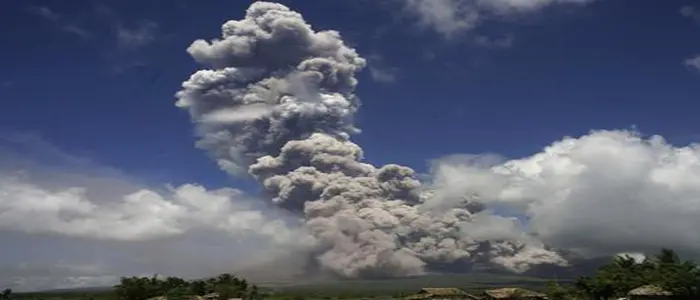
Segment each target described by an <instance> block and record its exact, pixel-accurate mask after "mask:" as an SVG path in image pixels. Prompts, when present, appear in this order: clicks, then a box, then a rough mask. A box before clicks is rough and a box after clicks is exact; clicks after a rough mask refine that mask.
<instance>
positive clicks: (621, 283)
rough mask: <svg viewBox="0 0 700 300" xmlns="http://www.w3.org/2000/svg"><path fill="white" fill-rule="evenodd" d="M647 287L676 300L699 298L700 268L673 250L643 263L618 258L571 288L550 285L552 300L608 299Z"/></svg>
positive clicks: (667, 250)
mask: <svg viewBox="0 0 700 300" xmlns="http://www.w3.org/2000/svg"><path fill="white" fill-rule="evenodd" d="M645 285H655V286H658V287H659V288H661V289H664V290H665V291H668V292H671V293H672V294H673V296H674V297H673V298H674V299H683V300H685V299H688V300H690V299H700V267H699V266H698V265H697V264H696V263H695V262H693V261H682V260H681V259H680V258H679V256H678V254H676V252H675V251H673V250H671V249H662V250H661V251H660V252H659V253H658V254H656V255H653V256H650V257H646V258H645V259H644V260H643V261H637V260H635V259H634V258H632V257H630V256H628V255H623V256H616V257H615V258H614V259H613V260H612V262H610V263H609V264H607V265H604V266H602V267H600V268H599V269H598V271H597V272H596V273H595V274H594V275H592V276H583V277H581V278H579V279H578V280H576V282H575V283H574V284H573V285H571V286H567V287H564V286H561V285H559V284H557V283H552V284H550V286H549V293H548V294H549V298H550V299H552V300H570V299H585V298H588V299H594V300H606V299H611V298H617V297H625V296H626V295H627V293H628V292H629V291H631V290H633V289H635V288H638V287H641V286H645Z"/></svg>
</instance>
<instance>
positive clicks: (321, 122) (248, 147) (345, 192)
mask: <svg viewBox="0 0 700 300" xmlns="http://www.w3.org/2000/svg"><path fill="white" fill-rule="evenodd" d="M188 52H189V53H190V55H191V56H192V57H193V58H194V59H195V60H196V61H197V62H199V63H201V64H204V65H207V66H208V67H209V68H210V69H205V70H199V71H197V72H195V73H194V74H193V75H192V76H191V77H190V78H189V80H187V81H185V82H184V83H183V89H182V90H181V91H180V92H178V93H177V98H178V101H177V105H178V106H179V107H182V108H185V109H187V110H188V111H189V113H190V115H191V117H192V119H193V121H194V122H195V123H196V128H197V133H198V135H199V136H200V140H199V141H198V142H197V145H198V147H200V148H203V149H205V150H207V151H208V152H209V153H210V155H212V157H213V158H215V159H216V160H217V162H218V163H219V165H220V167H221V168H222V169H223V170H225V171H227V172H229V173H231V174H235V175H240V174H244V173H248V174H249V175H251V176H253V177H254V178H255V179H257V180H258V181H259V182H260V183H261V185H262V186H263V189H264V191H265V192H266V193H267V194H268V195H269V196H270V198H271V199H272V201H273V202H274V203H276V204H277V205H279V206H280V207H282V208H285V209H287V210H289V211H292V212H295V213H298V214H300V215H303V216H304V218H305V223H304V226H305V229H306V230H307V231H308V232H309V234H310V235H311V236H312V237H313V239H314V240H315V242H314V249H313V251H312V252H313V255H314V257H315V261H316V262H317V264H318V267H320V268H321V269H322V270H323V271H326V272H330V273H333V274H336V275H340V276H344V277H360V276H402V275H411V274H421V273H423V272H424V271H425V270H426V267H429V266H430V264H432V263H452V262H458V261H474V260H487V261H491V262H493V263H497V264H499V265H502V266H505V267H507V268H510V269H512V270H516V271H522V270H525V269H527V268H528V267H529V266H530V265H531V264H532V263H564V261H563V260H562V259H561V258H560V257H559V256H558V255H556V254H555V253H553V252H550V251H548V250H545V249H544V248H543V247H542V245H541V244H539V243H537V242H535V241H534V239H531V238H528V237H527V236H526V235H525V234H523V233H522V232H521V231H520V230H519V229H518V226H517V224H516V223H517V222H516V220H513V219H507V218H502V217H498V216H493V215H490V214H489V213H488V212H486V211H482V210H483V208H482V207H480V206H479V205H473V203H471V202H468V201H467V202H464V203H462V207H449V208H447V209H440V210H435V209H427V208H422V206H423V205H424V203H426V202H427V201H430V198H431V197H430V195H429V194H428V193H424V192H423V193H422V192H421V183H420V182H419V181H417V180H416V179H415V178H414V172H413V170H411V169H410V168H407V167H403V166H398V165H386V166H383V167H380V168H377V167H374V166H372V165H370V164H366V163H363V162H362V158H363V153H362V149H361V148H360V147H359V146H358V145H356V144H354V143H352V142H351V141H350V140H349V138H350V135H351V134H354V133H358V132H359V130H358V129H357V128H355V126H353V123H352V121H353V115H354V114H355V113H356V112H357V110H358V107H359V105H360V102H359V100H358V99H357V97H356V96H355V95H354V94H353V93H354V90H355V86H356V84H357V80H356V79H355V74H356V73H357V72H359V71H360V70H361V69H362V68H363V67H364V66H365V60H364V59H362V58H361V57H359V56H358V54H357V52H356V51H355V50H354V49H352V48H349V47H348V46H346V45H345V44H344V43H343V41H342V40H341V37H340V34H339V33H338V32H336V31H314V30H313V29H312V28H311V26H310V25H309V24H307V23H306V22H305V21H304V19H303V18H302V16H301V15H300V14H299V13H297V12H294V11H291V10H290V9H289V8H287V7H285V6H283V5H280V4H275V3H268V2H256V3H253V4H252V5H251V6H250V8H248V10H247V11H246V15H245V17H244V18H243V19H242V20H239V21H228V22H226V23H225V24H224V25H223V26H222V37H221V39H217V40H212V41H210V42H207V41H204V40H197V41H195V42H194V43H192V45H191V46H190V47H189V48H188ZM425 207H428V206H427V205H426V206H425ZM494 224H495V225H494ZM482 225H483V226H495V227H496V229H497V230H491V231H495V232H496V234H495V235H494V234H493V232H489V231H488V230H486V231H485V230H481V229H480V228H481V227H479V226H482ZM477 227H479V228H477ZM471 229H480V230H474V232H475V233H477V234H476V235H474V234H470V230H471ZM494 236H496V237H497V239H493V238H492V237H494ZM506 238H507V239H506Z"/></svg>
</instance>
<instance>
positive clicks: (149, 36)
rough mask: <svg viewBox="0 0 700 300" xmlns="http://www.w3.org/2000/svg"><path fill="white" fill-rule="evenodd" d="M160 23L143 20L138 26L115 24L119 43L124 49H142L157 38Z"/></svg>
mask: <svg viewBox="0 0 700 300" xmlns="http://www.w3.org/2000/svg"><path fill="white" fill-rule="evenodd" d="M157 31H158V24H157V23H155V22H153V21H148V20H146V21H141V22H140V23H139V24H138V25H136V26H131V27H127V26H124V25H121V24H118V25H117V26H115V32H116V39H117V45H118V46H119V47H121V48H122V49H125V50H129V51H133V50H138V49H141V48H142V47H145V46H147V45H149V44H151V43H153V42H154V41H155V40H156V34H157Z"/></svg>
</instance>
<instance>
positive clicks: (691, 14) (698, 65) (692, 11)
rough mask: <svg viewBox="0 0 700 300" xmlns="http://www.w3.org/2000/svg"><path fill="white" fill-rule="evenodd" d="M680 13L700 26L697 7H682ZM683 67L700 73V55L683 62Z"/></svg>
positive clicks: (699, 13)
mask: <svg viewBox="0 0 700 300" xmlns="http://www.w3.org/2000/svg"><path fill="white" fill-rule="evenodd" d="M680 13H681V15H683V16H684V17H686V18H689V19H691V20H693V21H695V22H696V23H698V24H700V10H698V9H696V8H695V7H693V6H690V5H688V6H684V7H681V9H680ZM683 65H685V66H686V67H689V68H692V69H694V70H697V71H700V54H698V55H696V56H695V57H691V58H688V59H685V60H684V61H683Z"/></svg>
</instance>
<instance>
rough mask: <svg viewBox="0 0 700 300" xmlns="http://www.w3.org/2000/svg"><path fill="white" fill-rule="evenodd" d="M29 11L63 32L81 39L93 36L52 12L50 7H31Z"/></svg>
mask: <svg viewBox="0 0 700 300" xmlns="http://www.w3.org/2000/svg"><path fill="white" fill-rule="evenodd" d="M27 9H28V11H29V12H30V13H33V14H35V15H37V16H39V17H42V18H44V19H46V20H48V21H50V22H51V23H53V24H54V25H55V26H56V27H57V28H58V29H60V30H61V31H64V32H68V33H71V34H74V35H77V36H79V37H81V38H89V37H90V36H91V35H92V34H91V33H90V31H88V30H87V29H85V28H83V27H81V26H78V25H77V24H75V23H74V22H72V21H69V20H67V19H66V18H65V17H63V16H62V15H60V14H59V13H57V12H55V11H53V10H51V9H50V8H49V7H48V6H30V7H28V8H27Z"/></svg>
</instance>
